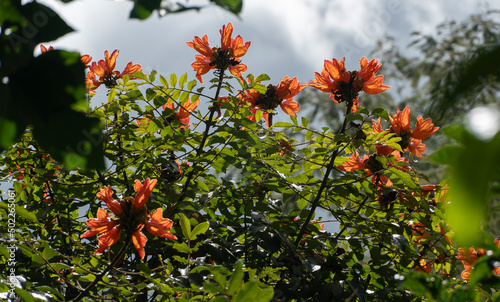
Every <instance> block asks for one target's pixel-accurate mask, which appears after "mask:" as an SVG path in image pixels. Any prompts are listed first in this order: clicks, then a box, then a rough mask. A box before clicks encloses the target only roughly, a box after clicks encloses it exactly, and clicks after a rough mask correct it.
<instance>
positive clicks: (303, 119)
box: [300, 117, 309, 128]
mask: <svg viewBox="0 0 500 302" xmlns="http://www.w3.org/2000/svg"><path fill="white" fill-rule="evenodd" d="M300 121H301V122H302V127H304V128H307V125H309V121H308V120H307V118H305V117H301V118H300Z"/></svg>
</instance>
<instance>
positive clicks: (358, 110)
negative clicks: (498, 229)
mask: <svg viewBox="0 0 500 302" xmlns="http://www.w3.org/2000/svg"><path fill="white" fill-rule="evenodd" d="M233 31H234V28H233V25H232V24H231V23H229V24H227V25H223V26H222V29H221V30H220V46H216V47H210V46H209V45H210V44H209V43H211V42H209V37H208V36H207V35H204V36H203V37H202V38H199V37H195V38H194V39H193V40H192V42H187V45H188V46H189V47H191V48H193V49H194V50H195V51H197V52H198V54H195V61H194V62H193V63H192V64H191V66H192V68H193V69H194V71H195V72H196V76H195V77H196V79H193V80H188V74H187V73H186V74H183V75H181V76H180V77H178V76H177V75H176V74H171V75H170V76H169V77H165V76H164V75H158V74H157V72H156V71H154V70H152V71H151V72H149V71H148V73H149V74H148V75H146V74H144V72H143V70H142V67H141V66H140V65H139V64H133V63H132V62H130V63H128V64H127V65H126V67H125V68H124V69H123V71H119V70H115V69H116V60H117V56H118V51H117V50H115V51H113V52H112V53H111V55H109V51H107V50H106V51H105V53H104V59H103V60H99V61H94V62H91V60H92V59H91V58H90V57H89V56H88V55H82V56H80V58H79V59H80V60H81V62H83V64H84V65H85V68H86V69H88V70H87V72H86V79H85V81H84V80H83V79H82V86H83V83H85V85H86V94H87V98H88V103H89V104H95V103H96V101H97V102H100V103H101V104H100V105H97V106H89V107H88V108H86V114H87V115H88V116H89V117H91V118H93V119H95V120H98V121H99V123H100V124H102V126H101V127H102V128H101V129H102V131H97V132H93V133H91V138H92V140H93V141H94V142H95V144H94V146H89V145H85V144H83V146H82V150H83V151H82V152H83V153H84V152H87V151H88V152H89V153H91V152H92V151H91V150H90V151H89V148H90V149H92V148H97V147H96V146H103V152H102V154H103V156H104V158H105V159H106V165H105V167H94V168H95V169H79V168H74V167H68V166H67V165H63V164H62V163H61V162H59V161H57V160H54V159H52V158H51V157H50V155H49V154H48V152H47V150H46V149H45V148H44V146H42V145H40V144H39V143H38V142H37V140H36V137H34V136H35V135H32V133H31V132H26V133H25V134H24V135H23V136H22V138H21V140H20V141H19V142H18V143H16V144H15V145H14V146H13V147H12V148H10V149H9V150H7V151H6V152H4V153H3V154H2V158H3V160H4V161H3V162H4V163H5V166H6V168H5V170H6V171H8V172H10V173H11V176H10V177H12V178H16V179H17V181H16V182H15V183H14V191H15V192H16V193H15V200H16V202H17V203H18V206H17V207H16V209H15V212H16V213H17V215H19V218H20V219H19V230H18V231H17V232H16V234H15V237H16V238H17V239H18V240H19V241H22V245H20V247H21V246H22V247H21V248H20V252H19V253H18V255H17V254H16V257H17V258H16V261H18V262H19V263H22V264H23V267H22V268H21V267H19V268H18V269H19V271H20V272H22V274H23V275H24V276H25V278H26V279H27V280H28V283H27V285H26V286H25V287H24V288H19V289H16V293H17V294H19V295H24V296H27V297H31V296H35V295H40V293H43V295H46V296H50V297H51V298H53V299H60V300H68V301H69V300H72V301H80V300H83V299H87V300H88V299H93V300H106V299H111V298H113V297H117V296H118V297H119V298H120V299H122V300H124V301H125V300H133V299H135V300H137V301H146V300H147V301H149V300H154V299H157V300H161V301H164V300H175V301H187V300H196V301H198V300H207V301H208V300H210V301H233V300H234V301H247V300H250V299H253V300H255V301H271V300H274V301H337V300H338V301H346V300H350V299H353V298H354V297H356V299H358V300H359V301H367V300H378V301H401V300H406V301H417V300H420V299H421V297H422V296H427V297H429V299H430V300H431V299H433V298H435V297H434V296H433V295H434V293H431V292H430V290H429V293H428V292H427V291H426V290H427V288H431V287H432V286H434V285H428V284H427V283H428V282H427V283H425V284H426V285H422V286H420V287H418V286H416V285H415V284H416V283H418V282H420V281H419V280H421V279H419V278H422V277H421V276H429V274H431V275H432V276H433V278H434V277H436V278H440V279H439V280H442V279H445V280H447V281H449V282H450V284H451V285H450V287H449V288H439V289H438V290H437V291H438V292H439V295H442V294H443V293H444V292H446V291H448V290H449V289H451V290H452V291H454V292H457V293H460V292H461V291H460V285H462V284H465V282H467V281H466V280H457V279H454V278H455V277H456V276H458V275H460V272H459V271H460V267H459V268H458V269H457V263H458V261H457V260H461V262H462V263H463V264H464V265H465V270H466V274H465V273H462V277H464V278H463V279H467V280H472V281H474V282H478V280H479V279H480V278H481V277H476V279H474V278H472V277H470V278H469V276H470V274H469V273H470V272H471V271H473V269H472V265H474V263H476V260H477V258H478V256H477V255H478V252H476V250H475V249H474V248H471V249H472V250H474V251H472V250H470V253H466V250H464V249H460V250H458V249H457V247H456V246H455V245H454V242H453V240H452V239H453V234H454V233H453V229H451V228H450V227H449V226H448V224H447V223H446V220H445V219H443V218H444V213H445V211H446V210H447V207H448V192H447V191H448V187H447V186H446V182H444V181H443V182H441V183H429V181H428V180H427V178H426V177H425V176H424V175H423V174H422V173H420V172H419V171H418V165H417V164H416V159H420V158H422V157H423V156H424V154H425V153H426V151H427V148H426V146H425V145H424V144H423V143H422V141H423V140H425V139H427V138H429V137H430V136H432V135H434V134H435V133H436V132H437V131H438V130H439V127H435V126H434V124H433V123H432V121H431V120H430V119H425V120H424V118H423V117H422V116H418V117H417V118H416V123H415V126H414V127H411V126H410V125H411V112H410V108H409V107H406V108H405V109H403V111H400V110H399V109H398V110H397V112H396V113H395V114H393V113H391V114H389V113H388V112H387V111H386V110H384V109H382V108H365V107H364V102H363V98H364V97H365V95H366V94H379V93H384V91H386V90H388V89H390V87H389V86H387V85H384V83H383V81H384V78H383V76H382V75H378V74H377V73H378V72H379V71H380V68H381V64H380V63H379V62H378V60H376V59H372V60H370V61H368V59H367V58H366V57H362V58H361V59H360V61H359V64H360V69H359V70H352V71H348V70H347V69H346V67H345V60H344V59H342V60H340V61H339V60H337V59H332V60H331V61H330V60H325V61H324V68H323V70H322V71H321V73H318V72H316V73H315V74H313V73H312V72H311V77H313V75H314V79H312V80H311V81H310V82H309V83H300V82H299V81H298V79H297V78H296V77H290V76H284V77H283V78H282V79H281V81H280V82H279V83H278V84H276V85H275V84H268V85H267V86H266V85H264V84H262V82H265V81H268V80H270V79H269V77H268V76H267V75H265V74H264V75H259V76H257V77H255V76H254V75H252V74H251V73H250V72H251V66H247V65H246V64H245V63H243V62H244V56H245V54H246V53H247V51H251V49H250V48H249V46H250V42H248V41H247V42H245V41H244V40H243V38H242V37H240V36H236V37H235V38H233V35H232V34H233ZM212 44H213V43H212ZM252 47H258V46H256V45H252ZM42 49H43V51H44V53H43V54H42V55H41V56H44V57H46V56H50V55H51V54H50V53H51V52H53V53H55V52H58V51H57V50H55V49H51V48H50V47H49V48H46V47H45V46H44V47H43V48H42ZM56 54H58V53H56ZM73 59H75V58H73ZM76 59H78V58H76ZM81 62H80V63H81ZM211 75H213V76H214V77H213V78H212V79H211V80H210V83H212V84H213V85H211V86H210V87H205V86H202V87H199V86H200V85H201V84H203V77H205V79H206V78H207V77H209V76H211ZM275 83H277V82H275ZM102 84H104V85H102ZM307 86H311V87H312V88H315V89H318V90H319V91H321V93H324V94H325V95H326V96H327V97H329V98H330V99H331V101H330V100H329V101H328V102H330V103H331V106H341V107H342V108H343V110H344V112H345V113H344V115H343V116H342V119H341V125H342V126H341V127H340V129H329V128H328V127H321V130H318V129H317V127H318V126H321V125H315V124H314V123H311V125H310V123H309V121H308V119H307V118H305V117H303V116H302V117H300V119H299V118H298V117H299V116H300V113H301V110H303V108H300V107H299V104H298V103H297V102H296V101H294V100H293V99H294V98H296V97H299V95H300V93H301V91H304V90H305V89H307ZM198 87H199V88H198ZM236 87H237V88H236ZM223 88H224V89H225V91H227V92H228V95H226V96H222V95H221V92H222V89H223ZM312 88H311V89H312ZM97 91H104V92H105V93H106V96H107V97H106V98H105V99H98V98H99V97H100V96H101V95H103V94H97V93H96V92H97ZM207 91H208V92H207ZM82 92H83V91H82ZM200 104H204V105H207V106H208V109H207V110H206V112H204V111H203V109H201V107H203V106H200ZM306 104H307V102H306ZM278 106H279V107H280V108H281V109H282V111H283V112H284V113H286V114H287V115H289V121H288V117H287V119H286V120H287V121H283V119H281V120H276V118H274V117H276V116H277V115H278V114H279V112H277V110H276V109H277V108H278ZM205 107H206V106H205ZM216 113H217V115H216ZM384 124H385V126H384ZM87 141H89V139H87V140H86V142H87ZM49 153H50V152H49ZM82 158H83V160H85V159H86V158H88V157H85V156H82V157H81V158H79V160H81V159H82ZM66 159H67V158H66ZM77 166H78V165H77ZM88 167H92V166H91V165H90V166H89V165H87V168H88ZM114 192H116V193H120V194H123V195H116V197H114V195H115V193H114ZM130 195H135V196H134V197H131V196H130ZM96 197H97V199H96ZM49 200H50V201H49ZM101 202H104V203H105V204H106V206H107V208H108V209H109V210H110V211H111V212H112V214H111V215H110V213H109V212H108V211H107V210H105V209H103V208H101ZM146 204H147V205H146ZM153 208H156V210H154V211H152V210H150V209H153ZM94 215H96V216H94ZM144 228H145V229H146V231H147V232H144V233H143V232H142V230H143V229H144ZM96 235H97V236H98V237H97V238H96V237H95V236H96ZM13 236H14V235H13ZM166 239H168V240H166ZM146 242H147V245H146ZM131 243H132V246H133V247H134V248H135V249H134V248H132V246H131V245H130V244H131ZM497 244H498V242H497ZM491 247H492V250H491V251H492V252H491V253H490V254H491V255H489V256H485V257H483V259H485V260H477V263H480V264H481V263H483V264H484V263H487V261H490V262H491V260H492V259H493V260H494V259H495V258H494V257H498V255H499V254H500V252H499V251H498V247H497V245H495V244H494V243H493V242H491ZM478 251H479V250H478ZM4 254H5V253H4ZM481 255H483V254H481ZM484 255H486V253H484ZM4 257H5V256H4ZM488 263H489V262H488ZM491 263H493V262H491ZM492 265H493V264H492ZM482 267H483V268H484V265H483V266H482ZM486 271H487V272H486V273H484V275H486V274H490V273H491V276H490V275H488V277H492V278H493V277H495V276H494V275H495V274H498V266H497V267H494V268H491V270H489V271H488V270H486ZM480 273H481V272H479V273H477V276H481V275H479V274H480ZM472 274H474V273H472ZM40 276H43V278H40ZM465 276H466V277H465ZM405 278H406V280H405ZM425 278H427V277H425ZM469 282H471V281H469ZM436 286H437V285H436ZM422 288H425V290H423V289H422ZM492 288H494V287H492ZM408 289H410V290H411V291H409V290H408ZM468 293H469V294H471V295H476V296H475V297H479V295H483V296H484V293H476V292H473V291H470V292H468ZM24 296H23V297H24Z"/></svg>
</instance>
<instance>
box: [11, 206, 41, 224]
mask: <svg viewBox="0 0 500 302" xmlns="http://www.w3.org/2000/svg"><path fill="white" fill-rule="evenodd" d="M16 214H17V215H19V216H21V217H23V218H25V219H28V220H31V221H33V222H35V223H38V219H37V218H36V215H35V213H33V212H30V211H28V210H26V209H25V208H23V207H20V206H16Z"/></svg>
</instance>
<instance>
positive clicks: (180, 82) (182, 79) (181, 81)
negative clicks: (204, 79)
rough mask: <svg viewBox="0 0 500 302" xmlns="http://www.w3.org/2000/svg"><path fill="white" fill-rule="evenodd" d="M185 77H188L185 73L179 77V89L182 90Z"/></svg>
mask: <svg viewBox="0 0 500 302" xmlns="http://www.w3.org/2000/svg"><path fill="white" fill-rule="evenodd" d="M187 77H188V75H187V73H185V74H183V75H182V76H181V78H180V79H179V87H180V88H184V84H186V81H187Z"/></svg>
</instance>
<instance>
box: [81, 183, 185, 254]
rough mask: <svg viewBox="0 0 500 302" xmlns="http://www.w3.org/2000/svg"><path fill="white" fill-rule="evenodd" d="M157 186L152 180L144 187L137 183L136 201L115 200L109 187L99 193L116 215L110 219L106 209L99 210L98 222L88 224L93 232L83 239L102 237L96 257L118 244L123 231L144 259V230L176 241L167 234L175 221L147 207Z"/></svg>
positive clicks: (100, 197)
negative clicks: (95, 236) (150, 210)
mask: <svg viewBox="0 0 500 302" xmlns="http://www.w3.org/2000/svg"><path fill="white" fill-rule="evenodd" d="M155 185H156V179H153V180H150V179H149V178H148V179H146V181H144V184H142V183H141V182H140V181H139V180H136V181H135V186H134V190H135V191H136V195H135V198H132V197H126V198H124V199H120V201H117V200H116V199H114V198H113V191H112V190H111V187H110V186H107V187H105V188H104V189H100V190H99V193H97V197H99V199H101V200H102V201H104V202H105V203H106V205H107V206H108V208H109V209H110V210H111V211H112V212H113V213H114V215H112V216H109V215H108V212H106V210H104V209H101V208H99V209H98V210H97V219H95V218H92V219H89V220H87V225H88V226H89V227H90V229H91V230H89V231H87V232H86V233H85V234H83V235H81V237H82V238H87V237H91V236H94V235H98V234H102V235H101V236H99V248H98V249H97V251H96V252H95V253H96V254H100V253H102V252H104V251H105V250H107V249H108V248H109V247H111V246H112V245H113V244H115V243H116V242H118V240H120V235H121V232H122V231H124V232H125V233H126V234H127V236H131V240H132V243H133V244H134V247H135V249H136V250H137V252H138V253H139V256H140V257H141V259H142V258H144V256H145V252H144V246H145V245H146V242H147V238H146V236H144V234H143V233H141V230H142V229H143V228H144V227H146V230H147V231H148V232H150V233H151V234H153V235H155V236H158V237H162V238H168V239H174V240H177V237H175V236H174V235H172V233H170V232H169V231H168V230H169V229H171V228H172V225H173V222H172V220H170V219H167V218H163V210H162V209H161V208H158V209H156V211H154V212H153V213H150V212H149V211H148V209H147V207H146V202H147V201H148V198H149V195H151V192H153V189H154V187H155Z"/></svg>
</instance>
